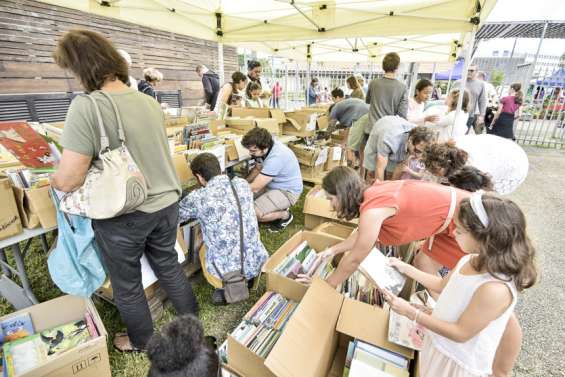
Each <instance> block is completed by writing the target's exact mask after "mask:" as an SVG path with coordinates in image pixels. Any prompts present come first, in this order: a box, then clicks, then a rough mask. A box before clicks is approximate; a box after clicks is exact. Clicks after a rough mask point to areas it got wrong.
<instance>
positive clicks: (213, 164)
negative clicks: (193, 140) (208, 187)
mask: <svg viewBox="0 0 565 377" xmlns="http://www.w3.org/2000/svg"><path fill="white" fill-rule="evenodd" d="M190 170H192V174H193V175H196V174H198V175H200V176H201V177H202V178H204V179H205V180H206V182H210V180H211V179H212V178H214V177H215V176H217V175H220V174H222V168H221V167H220V162H219V161H218V158H217V157H216V156H215V155H213V154H212V153H208V152H206V153H200V154H199V155H197V156H196V157H195V158H194V159H193V160H192V161H191V162H190Z"/></svg>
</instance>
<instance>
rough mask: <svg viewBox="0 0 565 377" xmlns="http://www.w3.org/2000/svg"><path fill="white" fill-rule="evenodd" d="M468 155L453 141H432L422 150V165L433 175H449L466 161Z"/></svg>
mask: <svg viewBox="0 0 565 377" xmlns="http://www.w3.org/2000/svg"><path fill="white" fill-rule="evenodd" d="M468 158H469V155H468V154H467V152H465V151H464V150H463V149H460V148H457V147H456V146H455V142H454V141H448V142H445V143H434V144H431V145H428V146H427V147H426V149H425V152H424V158H423V161H424V165H425V166H426V170H428V171H429V172H430V173H432V174H434V175H440V170H441V169H443V176H444V177H449V176H451V175H452V174H453V173H454V172H456V171H457V170H459V169H461V168H462V167H463V166H464V165H465V164H466V163H467V159H468Z"/></svg>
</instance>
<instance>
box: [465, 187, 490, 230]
mask: <svg viewBox="0 0 565 377" xmlns="http://www.w3.org/2000/svg"><path fill="white" fill-rule="evenodd" d="M469 203H471V209H472V210H473V212H474V213H475V215H477V217H478V218H479V220H480V221H481V224H483V226H484V227H485V228H486V227H487V226H488V216H487V211H486V210H485V206H484V205H483V191H482V190H479V191H477V192H475V193H474V194H472V195H471V197H470V198H469Z"/></svg>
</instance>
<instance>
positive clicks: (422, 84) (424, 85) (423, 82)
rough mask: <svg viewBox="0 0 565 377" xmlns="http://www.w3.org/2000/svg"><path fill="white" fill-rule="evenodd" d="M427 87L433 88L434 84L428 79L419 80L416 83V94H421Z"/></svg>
mask: <svg viewBox="0 0 565 377" xmlns="http://www.w3.org/2000/svg"><path fill="white" fill-rule="evenodd" d="M428 86H431V87H433V86H434V84H433V83H432V82H431V81H430V80H428V79H421V80H420V81H418V82H417V83H416V93H418V92H421V91H422V90H424V89H426V88H427V87H428Z"/></svg>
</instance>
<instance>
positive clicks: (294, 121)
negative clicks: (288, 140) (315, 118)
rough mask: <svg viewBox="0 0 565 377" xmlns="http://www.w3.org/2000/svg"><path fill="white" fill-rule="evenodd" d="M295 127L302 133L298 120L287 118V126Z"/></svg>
mask: <svg viewBox="0 0 565 377" xmlns="http://www.w3.org/2000/svg"><path fill="white" fill-rule="evenodd" d="M289 123H290V125H291V126H292V127H294V128H295V129H296V130H297V131H300V130H301V129H302V126H301V125H300V123H298V122H297V121H296V120H294V119H292V118H286V123H285V124H289Z"/></svg>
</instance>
